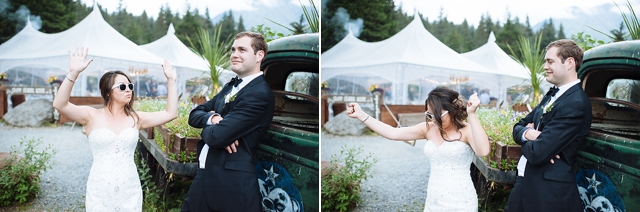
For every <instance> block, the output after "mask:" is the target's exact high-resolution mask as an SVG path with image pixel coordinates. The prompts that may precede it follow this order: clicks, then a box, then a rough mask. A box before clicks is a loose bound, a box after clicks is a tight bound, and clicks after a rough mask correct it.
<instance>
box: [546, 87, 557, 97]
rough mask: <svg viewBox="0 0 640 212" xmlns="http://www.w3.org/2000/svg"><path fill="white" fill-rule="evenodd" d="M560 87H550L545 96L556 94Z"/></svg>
mask: <svg viewBox="0 0 640 212" xmlns="http://www.w3.org/2000/svg"><path fill="white" fill-rule="evenodd" d="M559 90H560V89H559V88H557V87H556V86H553V87H552V88H549V91H548V92H547V94H546V95H547V96H556V93H558V91H559Z"/></svg>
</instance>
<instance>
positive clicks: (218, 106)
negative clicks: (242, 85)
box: [216, 85, 232, 114]
mask: <svg viewBox="0 0 640 212" xmlns="http://www.w3.org/2000/svg"><path fill="white" fill-rule="evenodd" d="M231 88H232V86H230V85H228V86H224V88H223V89H222V91H220V94H223V95H222V96H220V97H218V102H216V112H218V113H220V114H222V111H223V110H224V106H225V103H224V101H225V99H226V98H225V97H226V96H227V94H229V93H231Z"/></svg>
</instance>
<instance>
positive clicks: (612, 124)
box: [574, 41, 640, 211]
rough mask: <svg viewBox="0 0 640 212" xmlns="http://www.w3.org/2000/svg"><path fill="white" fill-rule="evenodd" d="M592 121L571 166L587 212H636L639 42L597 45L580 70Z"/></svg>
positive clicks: (639, 204)
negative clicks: (588, 100) (633, 211)
mask: <svg viewBox="0 0 640 212" xmlns="http://www.w3.org/2000/svg"><path fill="white" fill-rule="evenodd" d="M578 77H579V78H580V79H581V83H582V86H583V89H584V90H585V92H586V93H587V95H588V96H589V98H590V100H591V107H592V111H593V112H592V113H593V114H592V115H593V120H592V123H591V130H590V133H589V135H588V137H587V140H586V141H585V142H584V143H583V146H582V147H581V150H580V151H579V152H578V158H577V161H576V162H575V163H574V171H575V172H576V175H575V177H576V182H577V184H578V190H579V192H580V196H581V199H582V202H583V205H584V207H585V211H627V210H629V211H632V210H636V209H638V208H640V195H639V193H640V41H624V42H617V43H611V44H606V45H601V46H598V47H595V48H593V49H591V50H589V51H586V52H585V54H584V60H583V65H582V67H581V68H580V70H579V71H578Z"/></svg>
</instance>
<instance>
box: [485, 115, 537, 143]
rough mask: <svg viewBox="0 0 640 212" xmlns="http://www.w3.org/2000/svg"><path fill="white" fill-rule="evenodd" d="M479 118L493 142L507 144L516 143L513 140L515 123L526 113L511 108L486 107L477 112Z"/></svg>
mask: <svg viewBox="0 0 640 212" xmlns="http://www.w3.org/2000/svg"><path fill="white" fill-rule="evenodd" d="M476 114H477V115H478V119H479V120H480V123H481V124H482V127H483V128H484V131H485V132H486V133H487V136H489V139H490V140H491V141H492V142H498V141H499V142H502V143H503V144H506V145H515V144H516V142H515V141H514V140H513V136H512V135H511V134H512V133H513V125H515V124H516V123H517V122H518V121H519V120H520V118H523V117H524V116H525V115H526V113H522V112H516V111H513V110H510V109H484V108H480V109H478V111H477V112H476Z"/></svg>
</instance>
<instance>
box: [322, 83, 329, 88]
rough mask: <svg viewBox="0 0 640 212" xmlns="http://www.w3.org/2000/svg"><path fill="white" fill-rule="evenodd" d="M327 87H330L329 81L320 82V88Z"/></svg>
mask: <svg viewBox="0 0 640 212" xmlns="http://www.w3.org/2000/svg"><path fill="white" fill-rule="evenodd" d="M326 87H329V83H328V82H322V84H320V88H326Z"/></svg>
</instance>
